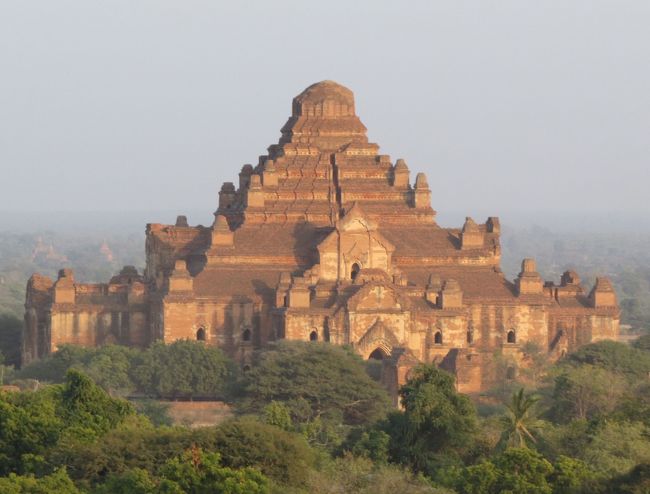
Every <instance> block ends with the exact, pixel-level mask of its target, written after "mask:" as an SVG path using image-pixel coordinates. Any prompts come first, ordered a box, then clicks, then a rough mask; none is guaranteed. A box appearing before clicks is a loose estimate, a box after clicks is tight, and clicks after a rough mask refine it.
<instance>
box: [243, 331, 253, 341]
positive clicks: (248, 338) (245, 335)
mask: <svg viewBox="0 0 650 494" xmlns="http://www.w3.org/2000/svg"><path fill="white" fill-rule="evenodd" d="M241 339H242V341H251V330H250V329H245V330H244V332H243V333H242V335H241Z"/></svg>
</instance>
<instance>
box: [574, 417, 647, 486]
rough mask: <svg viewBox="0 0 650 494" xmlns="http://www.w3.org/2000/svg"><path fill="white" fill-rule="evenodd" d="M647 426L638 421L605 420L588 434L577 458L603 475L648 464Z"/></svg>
mask: <svg viewBox="0 0 650 494" xmlns="http://www.w3.org/2000/svg"><path fill="white" fill-rule="evenodd" d="M649 437H650V429H648V427H646V426H645V425H644V424H642V423H639V422H631V423H630V422H613V421H609V422H605V423H603V424H601V425H600V426H599V427H598V428H597V429H596V430H595V431H594V432H592V433H591V437H590V441H589V446H588V448H586V449H585V450H584V451H583V452H582V453H581V456H580V457H581V459H582V460H584V461H585V463H587V465H589V466H590V468H592V469H593V470H595V471H597V472H602V473H603V474H605V475H607V476H613V475H622V474H624V473H626V472H628V471H629V470H630V469H631V468H633V467H634V466H635V465H637V464H640V463H650V441H649V440H648V438H649Z"/></svg>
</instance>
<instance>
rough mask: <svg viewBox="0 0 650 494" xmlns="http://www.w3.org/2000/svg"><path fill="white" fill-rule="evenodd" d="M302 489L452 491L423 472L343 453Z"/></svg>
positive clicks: (316, 492)
mask: <svg viewBox="0 0 650 494" xmlns="http://www.w3.org/2000/svg"><path fill="white" fill-rule="evenodd" d="M305 492H310V493H312V494H333V493H354V494H396V493H408V494H452V493H451V491H448V490H447V489H443V488H437V487H434V486H433V485H432V483H431V482H430V481H428V480H427V479H425V478H424V477H423V476H422V475H414V474H413V472H411V471H409V470H408V469H404V468H402V467H400V466H398V465H390V464H384V465H376V464H374V463H373V462H372V461H371V460H370V459H368V458H361V457H355V456H352V455H350V454H346V455H344V456H342V457H340V458H336V459H334V460H333V461H328V462H326V463H325V464H324V465H323V466H322V468H320V469H319V470H318V471H312V472H311V474H310V477H309V481H308V485H307V489H306V491H305Z"/></svg>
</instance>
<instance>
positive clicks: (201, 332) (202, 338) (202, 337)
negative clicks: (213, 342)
mask: <svg viewBox="0 0 650 494" xmlns="http://www.w3.org/2000/svg"><path fill="white" fill-rule="evenodd" d="M196 341H205V329H204V328H199V330H198V331H197V332H196Z"/></svg>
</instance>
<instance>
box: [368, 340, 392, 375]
mask: <svg viewBox="0 0 650 494" xmlns="http://www.w3.org/2000/svg"><path fill="white" fill-rule="evenodd" d="M387 357H388V355H387V354H386V351H385V350H384V349H382V348H380V347H377V348H375V349H374V350H373V351H372V352H370V355H368V361H367V362H366V372H367V373H368V375H369V376H370V377H372V378H373V379H374V380H375V381H378V382H379V381H381V378H382V373H383V368H384V360H385V359H386V358H387Z"/></svg>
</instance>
